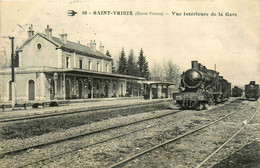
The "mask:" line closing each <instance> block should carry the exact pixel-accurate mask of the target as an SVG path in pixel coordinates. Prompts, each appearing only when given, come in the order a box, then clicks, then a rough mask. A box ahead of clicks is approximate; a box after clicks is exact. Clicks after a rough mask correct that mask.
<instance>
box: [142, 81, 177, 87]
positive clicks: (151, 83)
mask: <svg viewBox="0 0 260 168" xmlns="http://www.w3.org/2000/svg"><path fill="white" fill-rule="evenodd" d="M138 83H144V84H148V85H164V86H169V85H178V83H173V82H164V81H138Z"/></svg>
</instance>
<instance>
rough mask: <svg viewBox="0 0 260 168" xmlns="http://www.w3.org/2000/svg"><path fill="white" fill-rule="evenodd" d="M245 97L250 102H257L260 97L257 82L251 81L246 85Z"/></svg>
mask: <svg viewBox="0 0 260 168" xmlns="http://www.w3.org/2000/svg"><path fill="white" fill-rule="evenodd" d="M245 96H246V98H247V99H248V100H257V99H258V98H259V96H260V91H259V85H258V84H256V83H255V81H250V83H249V84H247V85H245Z"/></svg>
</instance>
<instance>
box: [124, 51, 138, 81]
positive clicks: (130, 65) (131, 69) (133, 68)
mask: <svg viewBox="0 0 260 168" xmlns="http://www.w3.org/2000/svg"><path fill="white" fill-rule="evenodd" d="M137 72H138V70H137V64H136V62H135V58H134V51H133V50H132V49H131V51H130V54H129V56H128V60H127V67H126V74H127V75H132V76H137Z"/></svg>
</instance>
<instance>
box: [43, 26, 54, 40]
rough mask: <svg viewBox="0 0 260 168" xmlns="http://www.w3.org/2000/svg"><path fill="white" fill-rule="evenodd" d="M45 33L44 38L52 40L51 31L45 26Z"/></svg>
mask: <svg viewBox="0 0 260 168" xmlns="http://www.w3.org/2000/svg"><path fill="white" fill-rule="evenodd" d="M45 32H46V36H47V37H48V38H50V39H51V38H52V29H51V28H50V27H49V25H47V28H46V29H45Z"/></svg>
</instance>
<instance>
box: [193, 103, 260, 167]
mask: <svg viewBox="0 0 260 168" xmlns="http://www.w3.org/2000/svg"><path fill="white" fill-rule="evenodd" d="M259 110H260V106H258V108H257V110H256V111H255V112H254V114H253V115H252V116H251V118H250V119H249V120H248V121H247V123H249V122H250V121H251V120H252V119H253V118H254V117H255V115H256V114H257V112H258V111H259ZM247 123H243V125H242V126H241V128H240V129H239V130H238V131H237V132H236V133H235V134H233V135H232V136H231V137H230V138H229V139H228V140H226V141H225V143H223V144H222V145H221V146H220V147H219V148H218V149H216V150H215V151H214V152H212V153H211V154H210V155H209V156H208V157H207V158H206V159H204V160H203V161H202V162H201V163H200V164H198V165H197V166H196V168H200V167H201V166H202V165H203V164H205V163H206V162H207V161H208V160H209V159H210V158H211V157H212V156H213V155H215V154H216V153H217V152H218V151H220V150H221V149H222V148H223V147H224V146H225V145H226V144H227V143H228V142H230V141H231V140H232V139H233V138H234V137H235V136H236V135H237V134H239V133H240V131H242V130H243V129H244V128H245V127H246V125H247Z"/></svg>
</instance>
